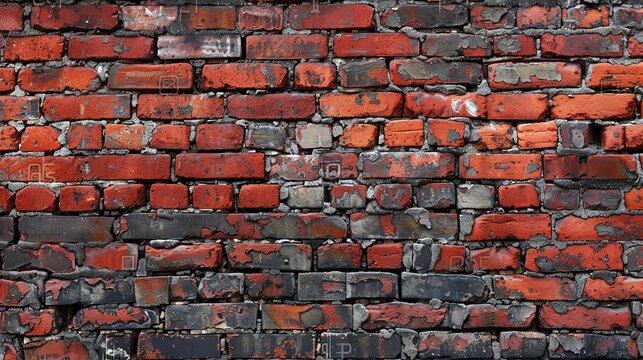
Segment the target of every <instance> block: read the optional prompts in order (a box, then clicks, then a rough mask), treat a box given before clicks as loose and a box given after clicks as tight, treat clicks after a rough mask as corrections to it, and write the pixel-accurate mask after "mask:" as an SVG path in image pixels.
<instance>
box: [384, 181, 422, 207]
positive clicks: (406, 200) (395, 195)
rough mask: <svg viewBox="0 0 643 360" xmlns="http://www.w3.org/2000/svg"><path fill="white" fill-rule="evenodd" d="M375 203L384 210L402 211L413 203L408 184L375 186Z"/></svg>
mask: <svg viewBox="0 0 643 360" xmlns="http://www.w3.org/2000/svg"><path fill="white" fill-rule="evenodd" d="M375 201H377V204H378V205H379V206H380V207H382V208H384V209H404V208H406V207H408V206H409V205H411V203H412V202H413V188H412V187H411V185H410V184H378V185H375Z"/></svg>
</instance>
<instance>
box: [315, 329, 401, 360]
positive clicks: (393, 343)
mask: <svg viewBox="0 0 643 360" xmlns="http://www.w3.org/2000/svg"><path fill="white" fill-rule="evenodd" d="M320 342H321V355H322V356H324V357H325V358H330V359H393V358H397V357H399V355H400V352H401V351H402V341H401V339H400V336H399V335H398V334H392V335H391V336H390V337H388V336H384V335H380V334H365V333H349V334H346V333H343V334H337V333H323V334H321V337H320Z"/></svg>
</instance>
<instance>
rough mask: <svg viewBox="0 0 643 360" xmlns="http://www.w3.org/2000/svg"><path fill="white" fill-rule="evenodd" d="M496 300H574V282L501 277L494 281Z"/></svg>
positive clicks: (549, 278)
mask: <svg viewBox="0 0 643 360" xmlns="http://www.w3.org/2000/svg"><path fill="white" fill-rule="evenodd" d="M494 288H495V294H496V298H498V299H512V300H536V301H556V300H574V299H576V296H574V280H573V279H569V278H557V277H547V278H538V277H530V276H525V275H501V276H496V277H495V279H494Z"/></svg>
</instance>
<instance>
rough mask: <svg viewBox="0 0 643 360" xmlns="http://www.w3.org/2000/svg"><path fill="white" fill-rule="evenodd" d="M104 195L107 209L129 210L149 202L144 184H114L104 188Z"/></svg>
mask: <svg viewBox="0 0 643 360" xmlns="http://www.w3.org/2000/svg"><path fill="white" fill-rule="evenodd" d="M103 195H104V199H103V208H105V210H129V209H132V208H134V207H140V206H143V205H145V204H146V203H147V199H146V198H145V185H143V184H123V185H112V186H109V187H107V188H105V190H103Z"/></svg>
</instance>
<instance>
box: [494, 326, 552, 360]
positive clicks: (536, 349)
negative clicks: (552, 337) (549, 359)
mask: <svg viewBox="0 0 643 360" xmlns="http://www.w3.org/2000/svg"><path fill="white" fill-rule="evenodd" d="M500 351H501V352H500V355H501V356H502V357H503V358H509V359H514V358H518V359H539V358H541V357H542V356H543V355H545V351H547V336H545V334H541V333H537V332H532V331H506V332H501V333H500Z"/></svg>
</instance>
